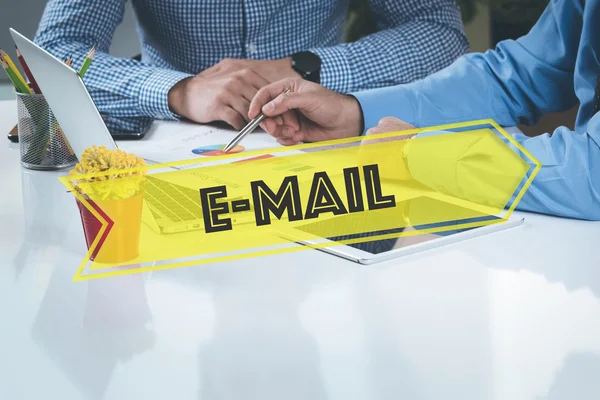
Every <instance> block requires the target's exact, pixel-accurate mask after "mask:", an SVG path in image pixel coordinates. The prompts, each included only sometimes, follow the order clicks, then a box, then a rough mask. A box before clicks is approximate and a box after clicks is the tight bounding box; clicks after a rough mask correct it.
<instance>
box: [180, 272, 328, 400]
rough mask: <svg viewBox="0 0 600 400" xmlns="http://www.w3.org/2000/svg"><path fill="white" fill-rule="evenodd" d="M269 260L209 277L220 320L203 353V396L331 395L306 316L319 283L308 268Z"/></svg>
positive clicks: (315, 399)
mask: <svg viewBox="0 0 600 400" xmlns="http://www.w3.org/2000/svg"><path fill="white" fill-rule="evenodd" d="M249 264H252V265H249ZM264 264H265V263H264V260H253V261H252V262H247V263H246V265H245V266H244V267H243V268H234V269H235V270H233V269H232V268H227V267H224V268H214V269H212V272H210V273H209V274H208V275H210V277H211V281H212V284H213V285H212V288H213V307H214V315H215V324H214V334H213V338H212V339H211V340H210V341H209V342H208V343H206V345H205V346H203V347H202V348H201V351H200V354H199V368H200V392H199V395H198V398H199V399H203V400H213V399H214V400H216V399H226V400H238V399H257V400H258V399H260V400H269V399H273V400H281V399H286V400H305V399H311V400H321V399H323V400H324V399H327V398H329V397H328V396H327V393H326V390H325V387H324V380H323V377H322V376H321V370H320V356H319V349H318V346H317V343H316V341H315V338H314V337H313V336H312V335H311V334H310V332H308V331H307V330H306V329H305V327H304V325H303V323H302V321H301V320H300V316H299V314H298V312H299V309H300V306H301V304H302V302H303V301H304V300H305V298H306V296H307V293H308V292H309V291H310V289H311V287H312V284H311V283H310V282H309V281H308V280H307V279H306V277H307V275H306V274H305V273H304V272H305V270H306V269H307V268H303V267H302V266H299V265H288V266H286V267H284V266H274V265H271V266H270V267H269V266H265V265H264ZM290 264H293V263H290ZM188 272H192V271H191V270H189V271H188ZM265 276H270V279H268V280H266V279H264V277H265ZM314 283H316V282H313V284H314Z"/></svg>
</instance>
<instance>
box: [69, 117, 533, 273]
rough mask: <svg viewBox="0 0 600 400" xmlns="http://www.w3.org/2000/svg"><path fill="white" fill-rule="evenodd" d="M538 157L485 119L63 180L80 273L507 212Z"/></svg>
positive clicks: (265, 250)
mask: <svg viewBox="0 0 600 400" xmlns="http://www.w3.org/2000/svg"><path fill="white" fill-rule="evenodd" d="M502 136H504V138H506V139H507V140H508V141H509V142H510V143H511V144H512V145H513V146H515V147H516V148H517V149H518V150H519V151H520V152H521V153H522V154H524V156H525V159H524V158H521V156H520V155H518V154H517V153H516V152H515V151H514V150H513V149H511V148H510V147H509V146H508V145H507V144H506V143H505V142H504V141H503V140H502ZM539 168H540V164H539V162H538V161H537V160H535V159H534V158H533V157H532V156H531V155H530V154H529V153H527V151H526V150H525V149H524V148H522V147H521V146H520V145H519V144H518V143H517V142H516V141H515V140H514V139H513V138H512V137H511V136H510V135H508V133H506V132H505V131H504V130H503V129H502V128H500V127H499V126H498V125H497V124H496V123H495V122H493V121H491V120H485V121H473V122H469V123H463V124H454V125H446V126H438V127H431V128H426V129H416V130H412V131H402V132H391V133H385V134H378V135H368V136H365V137H359V138H350V139H343V140H335V141H330V142H322V143H311V144H302V145H298V146H292V147H282V148H276V149H270V150H262V151H253V152H247V153H243V154H231V155H222V156H218V157H211V158H208V157H207V158H198V159H193V160H186V161H181V162H176V163H168V164H161V165H152V166H145V167H144V168H137V169H131V170H126V171H119V174H118V175H116V172H115V171H111V170H108V171H103V172H100V173H93V174H86V175H71V176H68V177H63V178H61V179H62V182H63V183H64V184H65V185H66V186H67V187H68V188H69V189H70V190H71V191H72V192H73V194H74V195H75V196H76V198H77V199H78V202H79V204H80V210H81V211H82V220H83V221H84V225H85V227H87V228H89V227H90V226H95V227H96V228H97V229H96V231H93V230H91V231H90V229H87V230H86V238H87V239H88V244H89V252H88V254H87V255H86V258H85V259H84V261H83V262H82V264H81V266H80V268H79V270H78V272H77V275H76V276H75V280H82V279H94V278H100V277H108V276H115V275H122V274H128V273H138V272H146V271H151V270H160V269H169V268H177V267H183V266H191V265H198V264H202V263H208V262H218V261H224V260H231V259H235V258H242V257H256V256H261V255H267V254H275V253H281V252H291V251H299V250H304V249H310V248H314V247H327V246H332V245H333V244H349V243H359V242H373V241H375V240H380V239H389V238H399V237H402V236H415V235H423V234H428V233H435V232H443V231H449V230H456V229H459V228H460V229H466V228H473V227H478V226H483V225H489V224H495V223H503V222H506V220H507V219H508V217H509V216H510V213H512V211H513V210H514V208H515V207H516V206H517V204H518V201H519V200H520V199H521V197H522V196H523V194H524V193H525V191H526V190H527V189H528V187H529V185H530V184H531V181H532V180H533V179H534V177H535V175H536V173H537V171H538V170H539ZM94 224H95V225H94ZM90 232H92V233H90ZM93 235H95V237H90V236H93ZM298 243H304V244H307V243H310V246H308V245H301V244H298ZM128 265H136V267H135V268H131V269H127V268H123V267H126V266H128ZM116 267H119V268H116ZM86 268H87V273H86V274H83V273H84V272H85V271H86Z"/></svg>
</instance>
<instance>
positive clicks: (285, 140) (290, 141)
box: [277, 138, 300, 146]
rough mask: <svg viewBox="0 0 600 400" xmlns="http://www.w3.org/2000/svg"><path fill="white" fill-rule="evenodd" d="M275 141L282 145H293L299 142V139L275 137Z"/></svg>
mask: <svg viewBox="0 0 600 400" xmlns="http://www.w3.org/2000/svg"><path fill="white" fill-rule="evenodd" d="M277 142H278V143H279V144H282V145H284V146H293V145H295V144H298V143H300V142H299V141H297V140H295V139H294V138H277Z"/></svg>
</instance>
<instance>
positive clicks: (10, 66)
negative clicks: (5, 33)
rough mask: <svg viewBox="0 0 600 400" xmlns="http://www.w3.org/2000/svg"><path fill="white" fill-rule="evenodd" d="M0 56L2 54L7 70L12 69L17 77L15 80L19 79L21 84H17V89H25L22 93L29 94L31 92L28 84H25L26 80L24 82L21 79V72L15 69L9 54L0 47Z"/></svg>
mask: <svg viewBox="0 0 600 400" xmlns="http://www.w3.org/2000/svg"><path fill="white" fill-rule="evenodd" d="M0 56H2V58H3V59H4V62H5V63H7V64H8V69H7V71H12V74H13V75H14V77H15V78H16V79H17V81H19V82H20V83H21V85H22V86H21V85H19V86H20V87H19V88H18V89H19V90H21V89H23V90H25V91H24V92H22V93H29V94H31V93H32V92H31V89H30V88H29V85H28V84H27V82H25V79H23V75H21V73H20V72H19V70H18V69H17V66H16V65H15V63H14V62H12V60H11V58H10V56H9V55H8V54H7V53H6V52H5V51H4V50H2V49H0Z"/></svg>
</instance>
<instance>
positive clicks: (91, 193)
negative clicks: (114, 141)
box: [70, 146, 146, 200]
mask: <svg viewBox="0 0 600 400" xmlns="http://www.w3.org/2000/svg"><path fill="white" fill-rule="evenodd" d="M145 165H146V163H145V161H144V159H142V158H140V157H136V156H135V155H134V154H128V153H126V152H124V151H123V150H121V149H116V150H108V149H107V148H106V147H104V146H99V147H98V146H92V147H90V148H88V149H86V150H85V151H84V152H83V155H82V157H81V161H80V162H79V163H78V164H77V165H76V166H75V167H74V168H73V169H72V170H71V171H70V174H71V175H81V174H94V173H102V172H106V174H102V175H100V176H94V177H89V178H85V179H83V180H78V181H76V182H75V186H76V187H77V189H78V190H80V191H81V192H83V193H84V194H85V195H87V196H88V197H90V198H91V199H92V200H94V199H96V200H107V199H124V198H128V197H132V196H136V195H137V194H139V193H141V192H142V191H143V182H144V176H145V175H146V171H145V170H143V169H141V170H140V171H135V172H131V171H130V172H127V173H124V172H122V171H123V170H125V169H129V168H139V167H143V166H145Z"/></svg>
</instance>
